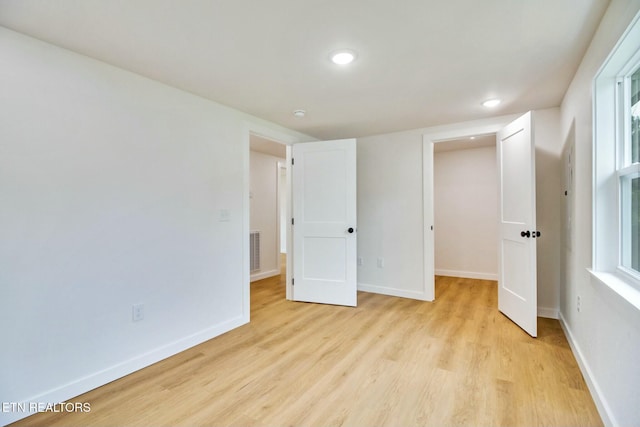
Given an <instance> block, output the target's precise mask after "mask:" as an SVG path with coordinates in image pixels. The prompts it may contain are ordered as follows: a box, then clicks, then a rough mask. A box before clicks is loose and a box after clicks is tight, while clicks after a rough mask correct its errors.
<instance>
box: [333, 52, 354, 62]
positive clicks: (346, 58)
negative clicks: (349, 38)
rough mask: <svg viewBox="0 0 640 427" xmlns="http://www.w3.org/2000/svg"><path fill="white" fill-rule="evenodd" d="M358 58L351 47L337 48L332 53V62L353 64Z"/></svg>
mask: <svg viewBox="0 0 640 427" xmlns="http://www.w3.org/2000/svg"><path fill="white" fill-rule="evenodd" d="M355 59H356V53H355V52H354V51H353V50H351V49H341V50H336V51H335V52H332V53H331V62H333V63H334V64H338V65H347V64H351V63H352V62H353V61H354V60H355Z"/></svg>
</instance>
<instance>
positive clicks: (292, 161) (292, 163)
mask: <svg viewBox="0 0 640 427" xmlns="http://www.w3.org/2000/svg"><path fill="white" fill-rule="evenodd" d="M294 163H295V161H294V159H293V157H292V158H291V166H293V165H294Z"/></svg>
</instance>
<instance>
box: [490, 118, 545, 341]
mask: <svg viewBox="0 0 640 427" xmlns="http://www.w3.org/2000/svg"><path fill="white" fill-rule="evenodd" d="M532 124H533V122H532V115H531V112H529V113H527V114H525V115H524V116H522V117H520V118H518V119H516V120H514V121H513V122H512V123H510V124H509V125H507V126H506V127H505V128H504V129H502V130H501V131H499V132H498V135H497V139H496V144H497V152H498V174H499V175H498V176H499V180H498V183H499V187H500V194H499V196H500V207H499V221H500V224H499V233H500V235H499V248H498V259H499V268H498V308H499V309H500V311H501V312H502V313H504V314H505V315H506V316H507V317H509V318H510V319H511V320H513V321H514V322H515V323H516V324H517V325H518V326H520V327H521V328H522V329H524V330H525V331H526V332H527V333H528V334H529V335H531V336H533V337H535V336H536V335H537V332H538V328H537V321H538V317H537V311H538V305H537V301H538V299H537V292H538V287H537V274H536V241H537V239H538V237H539V235H538V231H537V228H536V185H535V183H536V181H535V146H534V138H533V130H532Z"/></svg>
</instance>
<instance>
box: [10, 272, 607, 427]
mask: <svg viewBox="0 0 640 427" xmlns="http://www.w3.org/2000/svg"><path fill="white" fill-rule="evenodd" d="M283 277H284V276H283ZM284 294H285V287H284V280H283V278H280V277H275V278H268V279H264V280H261V281H257V282H254V283H252V285H251V323H250V324H248V325H244V326H242V327H240V328H237V329H235V330H233V331H230V332H228V333H226V334H223V335H221V336H219V337H217V338H215V339H212V340H210V341H207V342H205V343H203V344H201V345H198V346H196V347H194V348H192V349H189V350H187V351H185V352H182V353H180V354H177V355H175V356H174V357H171V358H169V359H166V360H163V361H161V362H159V363H156V364H154V365H152V366H150V367H148V368H145V369H142V370H140V371H138V372H135V373H133V374H131V375H128V376H126V377H124V378H121V379H119V380H117V381H114V382H112V383H110V384H107V385H105V386H103V387H100V388H98V389H95V390H93V391H90V392H88V393H85V394H84V395H82V396H78V397H77V398H75V399H73V401H75V402H89V403H91V412H89V413H67V414H63V413H58V414H55V413H41V414H36V415H34V416H32V417H29V418H27V419H24V420H22V421H19V422H17V423H15V424H14V425H15V426H16V427H21V426H114V425H118V426H334V425H335V426H363V425H366V426H398V425H402V426H568V425H571V426H577V425H579V426H600V425H602V421H601V420H600V418H599V416H598V413H597V411H596V408H595V405H594V403H593V400H592V399H591V396H590V395H589V392H588V389H587V387H586V385H585V382H584V379H583V378H582V375H581V373H580V370H579V368H578V366H577V363H576V361H575V358H574V357H573V354H572V353H571V349H570V347H569V345H568V343H567V340H566V338H565V337H564V334H563V332H562V328H561V327H560V325H559V323H558V322H557V321H555V320H552V319H539V321H538V331H539V337H538V338H537V339H533V338H531V337H529V336H528V335H527V334H526V333H524V332H523V331H522V330H521V329H520V328H518V327H517V326H516V325H515V324H514V323H513V322H511V321H510V320H509V319H508V318H506V317H505V316H503V315H502V314H500V313H499V312H498V310H497V288H496V283H495V282H491V281H486V280H471V279H460V278H449V277H436V297H437V299H436V301H435V302H432V303H429V302H422V301H414V300H409V299H403V298H396V297H389V296H383V295H376V294H370V293H359V294H358V307H356V308H351V307H338V306H330V305H320V304H306V303H296V302H292V301H286V300H285V298H284Z"/></svg>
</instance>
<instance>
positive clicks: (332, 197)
mask: <svg viewBox="0 0 640 427" xmlns="http://www.w3.org/2000/svg"><path fill="white" fill-rule="evenodd" d="M292 163H293V165H292V168H291V170H292V178H293V226H292V230H293V251H292V252H293V286H292V290H293V292H292V293H293V298H292V299H293V300H295V301H306V302H317V303H325V304H337V305H348V306H356V304H357V277H356V274H357V265H356V262H357V238H356V234H357V233H356V140H355V139H344V140H337V141H321V142H309V143H304V144H295V145H294V146H293V162H292Z"/></svg>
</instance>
